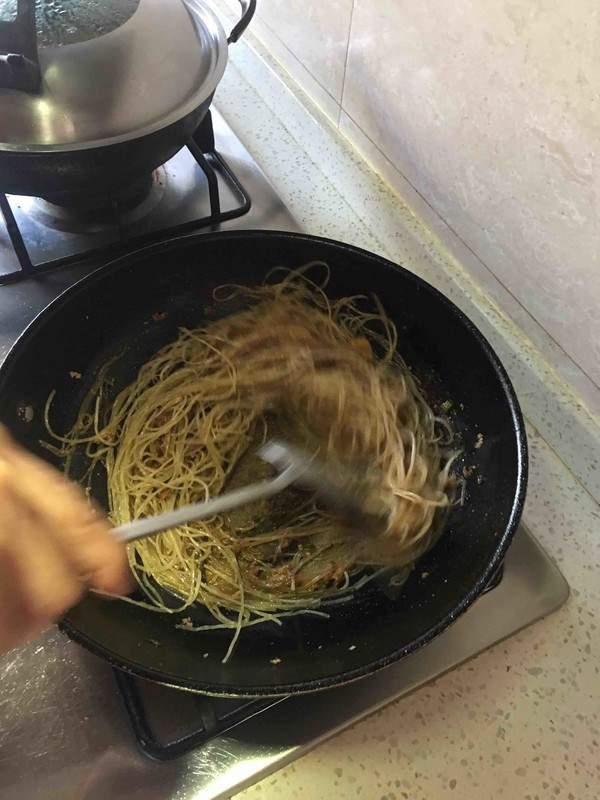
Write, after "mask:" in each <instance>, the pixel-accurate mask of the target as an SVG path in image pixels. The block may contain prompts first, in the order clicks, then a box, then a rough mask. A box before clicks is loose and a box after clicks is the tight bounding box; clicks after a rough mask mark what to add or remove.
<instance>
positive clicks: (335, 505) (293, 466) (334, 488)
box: [113, 441, 385, 542]
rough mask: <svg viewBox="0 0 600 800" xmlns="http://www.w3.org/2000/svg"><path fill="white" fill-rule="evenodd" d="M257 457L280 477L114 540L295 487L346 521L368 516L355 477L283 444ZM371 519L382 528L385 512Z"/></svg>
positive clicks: (134, 526) (149, 520) (124, 529)
mask: <svg viewBox="0 0 600 800" xmlns="http://www.w3.org/2000/svg"><path fill="white" fill-rule="evenodd" d="M258 455H259V456H260V457H261V458H262V459H263V461H266V462H268V463H269V464H272V465H273V466H274V467H275V468H276V469H277V470H278V472H279V474H278V475H276V476H275V477H274V478H273V479H272V480H268V481H263V482H261V483H255V484H251V485H250V486H245V487H244V488H243V489H235V490H234V491H231V492H226V493H225V494H222V495H219V496H218V497H215V498H214V499H212V500H207V501H206V502H204V503H193V504H191V505H187V506H183V507H182V508H178V509H177V510H176V511H167V512H165V513H164V514H158V515H156V516H154V517H146V518H145V519H138V520H135V521H134V522H128V523H127V524H126V525H120V526H119V527H117V528H115V529H114V531H113V532H114V534H115V536H116V537H117V538H118V539H119V540H120V541H122V542H131V541H133V540H135V539H142V538H143V537H145V536H152V535H153V534H155V533H160V532H161V531H166V530H168V529H169V528H176V527H177V526H178V525H185V524H186V523H189V522H196V521H198V520H200V519H207V518H208V517H212V516H214V515H215V514H220V513H221V512H223V511H231V509H233V508H238V506H243V505H247V504H249V503H253V502H255V501H256V500H263V499H264V498H266V497H272V496H273V495H275V494H278V492H281V491H283V490H284V489H286V488H287V487H288V486H290V485H291V484H292V483H295V484H297V485H299V486H302V487H303V488H305V489H308V490H312V491H315V492H316V493H317V494H318V495H319V496H320V497H321V499H322V500H323V502H324V503H326V504H327V505H328V506H329V507H330V508H331V509H332V510H333V511H335V512H337V513H339V514H340V515H342V516H344V517H348V518H361V519H364V518H365V516H366V515H367V512H366V510H365V507H364V504H363V501H362V500H361V499H359V496H360V494H361V493H360V492H358V493H357V492H355V491H354V490H353V489H352V488H351V487H352V486H354V487H356V477H355V476H348V479H346V477H345V476H341V475H339V474H336V475H334V474H333V473H332V471H331V470H329V469H327V468H326V467H325V465H323V464H319V463H318V462H317V461H316V460H315V458H314V457H311V456H310V455H308V454H306V453H304V452H303V451H302V450H299V449H297V448H295V447H292V446H291V445H289V444H287V443H286V442H282V441H270V442H267V444H265V445H264V446H263V447H261V449H260V450H259V451H258ZM368 516H369V518H370V520H369V521H370V522H371V521H373V522H375V524H376V526H377V527H379V528H381V526H382V525H383V524H384V523H385V512H384V511H382V512H381V513H379V511H377V512H375V514H373V512H371V511H370V512H368Z"/></svg>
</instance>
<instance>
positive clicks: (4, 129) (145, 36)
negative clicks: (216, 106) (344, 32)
mask: <svg viewBox="0 0 600 800" xmlns="http://www.w3.org/2000/svg"><path fill="white" fill-rule="evenodd" d="M2 2H6V0H2ZM65 2H71V3H73V0H65ZM38 3H39V0H38ZM240 3H241V5H242V11H243V14H242V19H241V21H240V23H238V25H237V26H236V27H235V28H234V29H233V31H232V32H231V34H230V36H229V37H228V38H226V36H225V33H224V31H223V28H222V26H221V24H220V22H219V20H218V19H217V18H216V17H215V15H214V14H213V13H212V12H211V10H210V9H209V8H208V7H207V6H206V5H205V4H204V3H203V2H202V0H128V1H127V2H126V3H125V4H114V3H113V5H114V7H115V8H118V11H119V15H120V16H118V17H114V16H112V15H111V14H108V15H107V13H106V7H105V8H104V13H103V15H101V17H100V19H99V20H98V21H97V23H96V24H94V22H93V21H92V23H90V22H89V16H90V3H89V2H84V0H75V8H74V9H73V8H71V17H72V19H73V20H74V21H75V22H77V20H78V19H79V20H84V22H85V24H82V25H81V26H79V27H78V26H77V25H76V24H75V25H70V26H68V27H66V28H64V27H63V28H60V26H59V27H58V28H57V29H56V30H54V31H45V32H43V33H45V34H46V36H45V37H44V36H43V35H42V36H41V37H40V38H41V40H42V41H43V40H44V38H46V40H48V38H49V37H50V41H52V42H55V43H53V44H50V45H49V46H43V47H40V48H39V50H38V47H37V41H38V37H39V32H36V29H35V26H36V14H35V11H36V9H35V5H34V0H18V14H17V17H16V19H14V20H12V21H9V22H6V21H4V22H3V23H2V24H0V85H3V86H4V87H5V88H0V188H1V189H2V191H4V192H9V193H12V194H28V195H38V196H41V197H45V198H46V199H49V200H52V201H53V202H65V203H66V202H74V201H76V199H77V198H78V197H79V196H83V195H85V196H89V195H90V194H93V193H106V192H111V191H113V190H116V189H118V188H119V187H121V186H128V185H130V184H131V183H132V182H134V181H135V180H137V179H139V178H141V177H143V176H144V175H145V174H147V173H150V172H151V171H152V170H153V169H155V168H156V167H158V166H159V165H160V164H162V163H164V162H165V161H167V160H168V159H169V158H170V157H171V156H172V155H174V154H175V153H176V152H177V151H178V150H179V149H180V148H181V147H182V146H183V145H184V144H185V143H186V142H187V141H188V139H189V138H190V136H191V135H192V133H193V132H194V130H195V129H196V127H197V125H198V124H199V122H200V120H201V119H202V117H203V116H204V114H205V113H206V110H207V109H208V107H209V105H210V102H211V100H212V97H213V94H214V91H215V89H216V87H217V85H218V83H219V81H220V79H221V77H222V75H223V72H224V70H225V66H226V63H227V44H228V42H233V41H236V40H237V38H238V37H239V36H240V35H241V33H242V32H243V30H244V29H245V28H246V26H247V25H248V23H249V21H250V19H251V17H252V15H253V14H254V10H255V6H256V0H240ZM1 8H2V3H1V2H0V10H1ZM92 8H94V6H92ZM78 9H79V15H78ZM123 19H124V21H121V20H123ZM115 23H116V26H115ZM90 33H91V34H92V36H91V38H90ZM97 34H99V35H97ZM61 35H62V39H61ZM62 40H65V41H66V42H67V43H61V42H62ZM18 48H20V49H18Z"/></svg>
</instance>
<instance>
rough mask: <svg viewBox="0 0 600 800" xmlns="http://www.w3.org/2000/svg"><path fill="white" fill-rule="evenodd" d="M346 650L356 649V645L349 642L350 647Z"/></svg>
mask: <svg viewBox="0 0 600 800" xmlns="http://www.w3.org/2000/svg"><path fill="white" fill-rule="evenodd" d="M348 650H356V645H355V644H351V645H350V647H349V648H348Z"/></svg>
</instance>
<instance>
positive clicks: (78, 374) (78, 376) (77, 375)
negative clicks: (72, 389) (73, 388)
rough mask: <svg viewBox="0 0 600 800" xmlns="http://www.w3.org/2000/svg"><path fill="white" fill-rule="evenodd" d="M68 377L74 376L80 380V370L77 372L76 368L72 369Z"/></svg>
mask: <svg viewBox="0 0 600 800" xmlns="http://www.w3.org/2000/svg"><path fill="white" fill-rule="evenodd" d="M69 377H70V378H74V379H75V380H77V381H80V380H81V372H77V371H76V370H74V369H72V370H71V371H70V372H69Z"/></svg>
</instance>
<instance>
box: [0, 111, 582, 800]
mask: <svg viewBox="0 0 600 800" xmlns="http://www.w3.org/2000/svg"><path fill="white" fill-rule="evenodd" d="M213 119H214V125H215V139H216V148H217V151H218V153H219V154H220V159H218V161H219V163H218V164H217V170H216V172H217V183H218V186H219V194H220V198H221V208H222V210H225V212H226V219H225V221H223V222H221V223H220V224H219V225H211V224H210V221H209V223H208V227H205V229H207V230H215V229H231V228H247V229H248V228H263V229H264V228H269V229H279V230H299V226H298V225H297V223H296V222H295V220H294V219H293V217H292V216H291V215H290V214H289V212H288V211H287V210H286V208H285V207H284V206H283V204H282V203H281V200H280V199H279V198H278V196H277V194H276V193H275V191H274V190H273V188H272V187H271V185H270V184H269V183H268V181H267V180H266V178H265V176H264V175H263V174H262V172H261V171H260V169H259V168H258V167H257V166H256V164H254V162H253V161H252V159H251V157H250V156H249V154H248V153H247V151H246V150H245V149H244V147H243V146H242V144H241V143H240V142H239V141H238V139H237V138H236V137H235V135H234V134H233V133H232V131H231V130H230V129H229V127H228V126H227V125H226V123H225V122H224V120H223V119H222V118H221V117H220V115H219V114H218V113H214V114H213ZM221 159H222V161H221ZM227 168H229V169H230V170H231V173H232V174H233V175H234V176H235V178H234V180H233V182H232V180H231V179H230V177H229V176H228V174H227V172H228V169H227ZM152 180H153V182H152V184H151V186H150V187H149V191H147V193H146V194H145V196H144V199H143V200H142V201H141V202H140V203H139V204H137V205H135V204H134V206H133V208H125V209H122V210H119V211H118V212H115V213H116V217H117V220H118V222H117V229H116V230H115V228H114V227H111V224H110V223H109V221H108V218H109V217H110V214H109V213H108V212H103V215H97V216H96V217H95V218H94V217H89V216H86V215H83V217H82V216H78V217H77V219H75V220H74V219H73V218H72V216H71V214H70V212H63V211H62V210H60V209H56V208H52V207H48V206H47V205H46V204H43V203H40V202H39V201H34V200H31V199H30V198H8V200H7V201H6V202H8V203H9V205H10V210H11V211H12V214H13V215H14V217H15V219H16V221H17V223H18V224H19V225H20V228H21V232H22V234H23V242H24V245H25V247H26V248H27V250H28V254H29V257H30V260H31V262H32V263H33V264H39V263H45V262H47V261H53V260H56V259H63V258H66V259H67V260H68V259H73V258H74V257H75V254H76V253H77V252H80V251H86V252H88V256H86V259H85V265H84V264H81V263H79V264H77V263H72V264H70V265H68V266H63V267H61V268H60V269H58V270H56V271H53V272H47V273H44V275H43V276H41V277H39V278H37V279H36V280H34V281H31V280H27V281H22V282H14V283H10V284H8V285H4V286H0V363H1V362H2V360H3V359H4V357H5V356H6V354H7V352H8V351H9V349H10V347H11V346H12V344H13V343H14V341H15V340H16V339H17V338H18V336H19V335H20V333H21V332H22V331H23V330H24V328H25V327H26V326H27V324H28V323H29V322H30V321H31V320H32V319H34V318H35V316H36V315H37V314H38V313H39V312H40V311H41V310H43V308H44V307H45V306H46V305H47V304H48V303H49V302H50V301H51V300H53V299H54V298H55V297H57V296H58V295H59V294H60V293H61V292H62V291H64V289H65V288H67V287H68V286H70V285H71V284H72V283H73V282H74V281H76V280H78V279H79V278H81V277H82V276H83V275H85V274H86V273H87V272H89V270H90V269H91V268H93V267H96V266H98V264H101V263H102V262H103V261H105V260H106V258H107V253H108V252H115V250H114V249H111V250H106V249H103V248H106V247H107V246H110V247H112V248H114V247H115V245H117V246H118V247H120V248H127V247H131V246H135V245H136V243H139V242H141V241H148V237H151V238H156V236H167V235H172V231H171V233H167V231H168V229H169V228H170V227H171V226H172V225H176V226H179V225H184V226H188V227H184V228H183V230H192V229H194V228H196V227H197V226H198V220H203V222H202V225H206V218H207V217H209V216H210V213H211V211H210V204H209V202H208V199H207V194H208V186H207V182H206V178H205V177H204V174H203V172H202V171H201V170H199V169H198V165H197V161H196V159H195V158H193V157H192V156H191V155H190V152H189V151H188V150H184V151H182V152H181V153H180V154H178V155H177V156H175V158H174V159H172V160H171V161H170V162H169V163H168V164H166V165H165V166H164V167H163V168H161V169H160V170H158V171H157V173H155V175H154V176H153V179H152ZM248 198H249V201H250V206H249V203H248ZM248 206H249V207H248ZM3 210H5V208H4V209H3ZM8 216H9V221H10V217H11V214H10V213H9V214H8ZM229 217H233V218H229ZM144 237H146V238H144ZM17 267H18V262H17V260H16V258H15V254H14V251H13V245H12V244H11V241H10V237H9V236H8V232H7V230H6V228H3V227H2V225H1V224H0V279H1V277H2V274H6V273H10V272H13V271H15V270H16V269H17ZM567 595H568V587H567V584H566V582H565V580H564V578H563V577H562V575H561V573H560V572H559V571H558V569H557V568H556V567H555V566H554V564H553V563H552V562H551V561H550V559H549V558H548V556H547V555H546V554H545V553H544V551H543V550H542V549H541V548H540V546H539V545H538V544H537V542H536V540H535V539H534V537H533V536H532V535H531V533H530V532H529V531H528V530H527V528H526V527H525V526H524V525H521V526H520V528H519V530H518V532H517V535H516V537H515V540H514V543H513V545H512V546H511V548H510V550H509V553H508V555H507V558H506V561H505V564H504V572H503V575H502V576H501V580H500V581H499V583H498V584H497V585H496V586H495V587H494V588H491V589H490V590H489V591H488V592H487V593H486V594H485V595H484V596H482V597H481V598H480V599H479V600H478V601H477V602H476V603H475V604H474V605H473V606H472V607H471V608H470V609H469V610H468V611H467V613H466V614H464V615H463V616H462V617H461V618H460V619H459V620H458V621H457V622H456V623H455V624H454V625H453V626H452V627H451V628H450V629H449V630H447V631H446V632H445V633H444V634H443V635H441V636H440V637H438V638H437V639H436V640H435V641H433V642H432V643H430V644H429V645H427V646H426V647H424V648H422V649H421V650H420V651H418V652H416V653H415V654H413V655H411V656H409V657H408V658H405V659H404V660H403V661H401V662H399V663H397V664H394V665H392V666H390V667H388V668H386V669H385V670H383V671H381V672H379V673H376V674H375V675H372V676H370V677H368V678H364V679H362V680H360V681H357V682H355V683H352V684H349V685H346V686H342V687H339V688H336V689H330V690H326V691H323V692H320V693H316V694H313V695H309V696H302V697H290V698H284V699H281V700H278V701H277V702H272V703H264V704H262V703H259V704H258V705H252V706H251V707H250V708H249V709H248V708H247V709H243V710H242V712H240V711H239V706H238V705H236V704H235V702H234V701H218V702H216V703H215V701H213V700H211V699H210V698H203V697H197V696H194V695H192V694H188V693H186V692H181V691H178V690H173V689H169V688H166V687H160V686H157V685H148V684H145V683H144V682H134V683H131V682H127V681H125V684H123V682H122V681H121V682H120V683H121V684H122V685H121V690H123V691H124V692H125V694H124V695H123V694H122V692H121V691H120V690H119V687H118V685H117V681H116V680H115V675H114V673H113V670H112V669H111V668H110V667H109V666H108V665H107V664H105V663H104V662H101V661H99V660H97V659H96V658H95V657H93V656H91V655H90V654H89V653H87V652H86V651H84V650H83V649H82V648H80V647H78V646H77V645H75V644H73V643H72V642H70V641H69V640H68V639H67V638H66V637H64V636H63V635H62V634H60V633H59V632H58V631H56V630H52V631H49V632H48V633H46V634H45V635H44V636H42V637H41V638H40V639H38V640H37V641H35V642H33V643H30V644H28V645H26V646H25V647H22V648H20V649H18V650H17V651H14V652H12V653H10V654H9V655H8V656H5V657H4V658H3V659H0V764H1V768H0V796H1V797H2V798H3V800H35V799H36V798H43V800H66V799H67V798H69V800H83V799H84V798H85V800H107V798H110V800H120V799H121V798H128V800H134V799H139V800H142V798H143V800H192V798H193V800H215V799H216V798H226V797H230V796H231V795H232V794H234V793H236V792H238V791H240V790H241V789H242V788H244V787H245V786H248V785H250V784H252V783H254V782H255V781H257V780H258V779H259V778H261V777H264V775H266V774H268V773H269V772H272V771H274V770H276V769H279V768H280V767H282V766H283V765H284V764H285V763H287V762H289V761H291V760H293V759H295V758H297V757H298V756H299V755H301V754H302V753H303V752H306V751H307V750H309V749H311V748H312V747H314V746H315V745H317V744H318V743H319V742H321V741H323V740H325V739H326V738H328V737H330V736H332V735H334V734H335V733H336V732H339V731H340V730H342V729H343V728H345V727H347V726H348V725H350V724H352V723H353V722H355V721H357V720H359V719H361V718H362V717H364V716H366V715H368V714H370V713H372V712H374V711H376V710H377V709H379V708H381V707H383V706H384V705H386V704H388V703H390V702H392V701H394V700H397V699H398V698H400V697H402V696H404V695H406V694H407V693H408V692H410V691H412V690H413V689H416V688H417V687H419V686H421V685H423V684H424V683H426V682H428V681H430V680H432V679H434V678H435V677H437V676H439V675H441V674H443V673H444V672H446V671H448V670H449V669H452V668H453V667H455V666H456V665H458V664H460V663H461V662H463V661H466V660H467V659H469V658H471V657H473V656H475V655H476V654H477V653H480V652H481V651H482V650H484V649H486V648H488V647H490V646H492V645H493V644H495V643H497V642H499V641H501V640H502V639H505V638H506V637H508V636H510V635H511V634H513V633H515V632H516V631H518V630H520V629H522V628H524V627H525V626H527V625H529V624H531V623H532V622H535V621H536V620H537V619H540V618H541V617H543V616H544V615H546V614H548V613H550V612H551V611H553V610H554V609H556V608H558V607H559V606H560V605H561V604H562V603H563V602H564V601H565V599H566V597H567ZM124 697H125V699H126V701H127V706H128V708H129V712H130V714H132V716H130V715H129V713H128V711H126V703H125V702H124ZM232 702H233V703H234V705H229V704H228V703H232ZM248 713H250V714H251V716H250V717H249V718H246V719H243V717H244V715H245V714H248ZM240 717H241V718H242V719H243V721H241V722H240V721H239V720H240ZM223 718H225V719H224V722H223V721H222V722H221V723H219V720H220V719H221V720H223ZM132 722H133V723H134V725H132ZM229 726H232V727H229ZM134 727H135V728H136V729H137V733H138V735H141V737H142V740H143V742H144V744H145V746H146V750H147V751H149V752H152V753H154V755H155V756H159V757H161V758H170V757H172V756H173V755H177V754H178V753H179V752H180V750H182V749H185V748H184V747H182V746H181V745H182V742H183V743H186V742H187V744H188V745H189V744H190V743H191V744H194V743H196V742H197V741H198V739H199V738H200V737H199V736H198V732H199V731H200V733H203V735H208V736H210V735H211V734H212V732H214V731H215V730H219V729H220V730H221V732H219V733H217V734H216V735H214V736H212V738H208V740H206V739H205V741H204V743H203V744H200V745H199V746H196V747H195V748H194V749H192V750H190V751H189V752H187V753H186V754H185V755H182V756H180V757H178V758H175V759H173V760H171V761H168V762H166V761H159V760H156V759H151V758H149V757H148V755H145V754H144V753H143V752H142V750H141V749H140V747H139V746H138V744H137V743H136V739H135V737H134V733H133V728H134ZM165 744H166V747H165Z"/></svg>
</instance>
